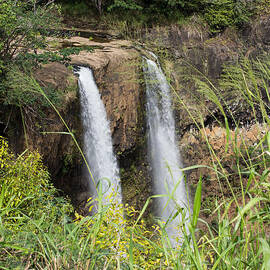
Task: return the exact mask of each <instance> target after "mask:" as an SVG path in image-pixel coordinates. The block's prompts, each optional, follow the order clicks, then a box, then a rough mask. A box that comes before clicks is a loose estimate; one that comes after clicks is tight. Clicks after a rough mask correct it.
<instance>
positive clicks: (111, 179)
mask: <svg viewBox="0 0 270 270" xmlns="http://www.w3.org/2000/svg"><path fill="white" fill-rule="evenodd" d="M76 73H77V74H79V81H78V82H79V90H80V102H81V117H82V122H83V128H84V153H85V156H86V160H87V162H88V164H89V167H90V170H91V173H92V175H93V178H94V181H95V183H94V181H93V179H89V183H90V189H91V192H92V196H93V197H96V195H97V184H98V182H100V181H101V183H102V192H103V198H106V197H108V196H109V195H111V193H112V192H113V191H115V192H116V199H117V202H118V203H121V201H122V199H121V186H120V179H119V169H118V166H117V161H116V158H115V156H114V153H113V147H112V139H111V132H110V126H109V122H108V120H107V117H106V110H105V107H104V104H103V102H102V100H101V97H100V93H99V90H98V88H97V85H96V83H95V80H94V77H93V74H92V71H91V70H90V69H89V68H86V67H80V68H79V71H77V72H76Z"/></svg>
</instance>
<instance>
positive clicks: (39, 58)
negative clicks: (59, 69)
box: [15, 45, 94, 65]
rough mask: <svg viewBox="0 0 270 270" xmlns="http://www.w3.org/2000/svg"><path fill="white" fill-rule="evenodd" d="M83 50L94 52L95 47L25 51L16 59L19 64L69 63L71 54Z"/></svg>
mask: <svg viewBox="0 0 270 270" xmlns="http://www.w3.org/2000/svg"><path fill="white" fill-rule="evenodd" d="M81 51H87V52H93V51H94V49H93V47H91V46H87V45H84V46H81V47H67V48H63V49H60V50H58V51H56V52H54V51H45V52H43V53H38V54H35V53H24V54H19V55H18V56H17V57H16V59H15V61H16V63H18V64H23V63H25V61H27V62H29V64H31V65H36V64H47V63H49V62H60V63H64V64H67V63H68V62H70V60H71V59H70V57H69V56H70V55H74V54H76V55H78V54H79V53H80V52H81Z"/></svg>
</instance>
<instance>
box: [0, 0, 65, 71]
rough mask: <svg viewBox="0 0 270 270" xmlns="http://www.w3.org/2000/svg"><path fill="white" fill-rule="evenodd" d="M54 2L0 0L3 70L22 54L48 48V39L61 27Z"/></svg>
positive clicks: (0, 40) (52, 0)
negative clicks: (51, 30)
mask: <svg viewBox="0 0 270 270" xmlns="http://www.w3.org/2000/svg"><path fill="white" fill-rule="evenodd" d="M53 2H54V0H49V1H40V0H17V1H14V0H0V70H1V68H3V65H4V63H6V62H8V61H10V60H11V59H12V58H13V57H14V56H15V55H16V54H18V53H19V52H21V53H26V52H27V51H29V50H36V49H37V48H41V47H44V46H45V44H46V43H45V36H46V34H48V31H49V30H50V29H51V28H55V27H56V26H57V25H58V24H59V22H60V21H59V20H60V19H59V18H60V16H59V13H60V11H59V8H58V6H57V5H55V4H54V3H53Z"/></svg>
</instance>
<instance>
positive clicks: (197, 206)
mask: <svg viewBox="0 0 270 270" xmlns="http://www.w3.org/2000/svg"><path fill="white" fill-rule="evenodd" d="M201 197H202V177H201V176H200V179H199V182H198V185H197V188H196V193H195V198H194V206H193V219H192V227H193V228H196V226H197V222H198V217H199V213H200V209H201Z"/></svg>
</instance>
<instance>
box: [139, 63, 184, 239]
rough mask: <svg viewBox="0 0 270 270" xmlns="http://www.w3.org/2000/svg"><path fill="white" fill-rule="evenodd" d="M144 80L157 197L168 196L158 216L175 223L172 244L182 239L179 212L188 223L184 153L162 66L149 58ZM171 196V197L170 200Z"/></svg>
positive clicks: (162, 200) (171, 226) (159, 202)
mask: <svg viewBox="0 0 270 270" xmlns="http://www.w3.org/2000/svg"><path fill="white" fill-rule="evenodd" d="M145 62H146V64H145V65H144V76H145V82H146V98H147V105H146V106H147V124H148V152H149V158H150V164H151V167H152V174H153V186H154V192H155V194H166V195H168V196H166V197H161V198H158V199H157V200H156V206H155V208H156V215H157V216H158V217H159V218H160V219H161V220H162V221H168V220H169V219H170V220H171V221H170V223H168V224H167V227H166V231H167V233H168V236H169V238H170V239H171V241H172V243H174V244H175V243H176V242H178V240H176V238H179V237H181V236H180V235H179V234H177V233H178V232H179V229H177V226H179V225H180V224H181V222H182V216H181V214H180V215H178V216H177V217H176V218H175V219H173V216H174V214H175V213H176V212H177V209H179V207H180V208H182V209H183V210H184V212H185V213H186V216H185V219H187V220H188V218H189V213H188V211H187V209H188V200H187V192H186V187H185V182H184V179H183V175H182V172H181V170H180V169H179V167H181V165H182V164H181V159H180V153H179V150H178V146H177V143H176V139H175V121H174V117H173V112H172V102H171V95H170V87H169V85H168V83H167V80H166V77H165V75H164V74H163V72H162V69H161V67H160V66H159V64H156V63H155V62H154V61H152V60H150V59H146V58H145ZM169 194H170V195H171V197H169Z"/></svg>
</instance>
